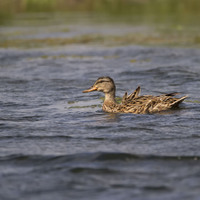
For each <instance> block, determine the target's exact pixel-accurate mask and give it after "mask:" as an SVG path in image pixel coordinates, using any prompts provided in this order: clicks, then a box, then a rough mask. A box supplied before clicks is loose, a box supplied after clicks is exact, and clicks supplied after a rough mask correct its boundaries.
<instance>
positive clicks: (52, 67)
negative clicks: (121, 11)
mask: <svg viewBox="0 0 200 200" xmlns="http://www.w3.org/2000/svg"><path fill="white" fill-rule="evenodd" d="M0 60H1V62H0V163H1V165H0V188H1V189H0V198H1V199H20V200H23V199H24V200H25V199H26V200H27V199H37V200H39V199H41V200H46V199H48V200H50V199H52V200H53V199H87V200H88V199H113V200H118V199H120V200H121V199H126V200H128V199H141V200H143V199H152V200H155V199H162V200H163V199H167V200H172V199H174V200H177V199H182V200H186V199H199V196H200V191H199V188H200V168H199V166H200V115H199V113H200V104H199V103H200V102H199V99H200V94H199V88H200V50H199V49H179V48H155V47H153V48H152V47H141V46H126V47H94V46H93V47H92V46H69V47H66V48H62V49H61V48H59V49H58V48H57V49H56V48H53V49H51V50H50V49H39V50H38V49H35V50H15V49H1V50H0ZM102 75H106V76H111V77H112V78H113V79H114V80H115V81H116V86H117V96H122V95H123V94H124V92H125V91H128V92H132V91H133V90H134V89H135V88H136V87H137V86H138V85H140V86H141V89H142V94H154V95H158V94H161V93H165V92H176V91H178V92H181V93H182V95H188V96H189V98H188V99H187V101H185V102H184V103H183V104H182V106H181V108H180V109H178V110H174V111H171V112H166V113H161V114H153V115H133V114H109V113H104V112H103V111H102V110H101V107H100V105H101V104H102V98H101V97H102V94H100V93H96V92H94V93H90V94H83V93H82V90H84V89H87V88H88V87H90V86H91V85H92V84H93V83H94V81H95V80H96V79H97V78H98V77H99V76H102Z"/></svg>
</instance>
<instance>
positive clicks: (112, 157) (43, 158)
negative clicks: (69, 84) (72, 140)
mask: <svg viewBox="0 0 200 200" xmlns="http://www.w3.org/2000/svg"><path fill="white" fill-rule="evenodd" d="M131 160H132V161H134V160H141V161H142V160H163V161H178V160H182V161H200V156H199V155H197V156H193V155H139V154H130V153H121V152H95V153H78V154H70V155H59V156H57V155H22V154H13V155H8V156H1V157H0V162H1V163H2V162H15V163H16V162H17V163H21V164H25V163H31V164H33V163H45V162H47V163H54V162H55V163H63V162H77V161H78V162H79V163H80V162H83V163H84V162H107V161H124V162H126V161H131Z"/></svg>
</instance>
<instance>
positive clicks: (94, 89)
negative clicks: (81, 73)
mask: <svg viewBox="0 0 200 200" xmlns="http://www.w3.org/2000/svg"><path fill="white" fill-rule="evenodd" d="M96 90H97V88H96V87H91V88H90V89H88V90H83V93H87V92H92V91H96Z"/></svg>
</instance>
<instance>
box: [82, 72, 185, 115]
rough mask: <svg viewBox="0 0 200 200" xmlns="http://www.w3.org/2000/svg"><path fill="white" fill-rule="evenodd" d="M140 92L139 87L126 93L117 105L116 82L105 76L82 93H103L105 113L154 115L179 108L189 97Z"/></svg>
mask: <svg viewBox="0 0 200 200" xmlns="http://www.w3.org/2000/svg"><path fill="white" fill-rule="evenodd" d="M140 90H141V88H140V86H138V87H137V88H136V90H135V91H134V92H133V93H131V94H130V95H128V93H127V92H125V94H124V96H123V97H122V101H121V103H117V102H116V97H115V93H116V86H115V82H114V80H113V79H112V78H110V77H109V76H103V77H99V78H98V79H97V80H96V81H95V83H94V84H93V85H92V86H91V87H90V88H89V89H86V90H84V91H82V92H83V93H88V92H93V91H99V92H103V93H104V95H105V99H104V102H103V106H102V109H103V111H105V112H109V113H133V114H152V113H157V112H161V111H166V110H170V109H174V108H178V107H179V104H180V103H181V102H183V101H184V100H185V99H186V98H187V96H183V97H180V98H175V97H174V96H176V95H178V94H179V93H168V94H162V95H159V96H153V95H142V96H140V95H139V94H140Z"/></svg>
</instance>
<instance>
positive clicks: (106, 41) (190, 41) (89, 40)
mask: <svg viewBox="0 0 200 200" xmlns="http://www.w3.org/2000/svg"><path fill="white" fill-rule="evenodd" d="M198 38H199V36H196V35H194V36H191V35H190V36H188V35H187V34H174V35H172V34H162V35H159V36H157V35H154V34H137V33H135V34H134V33H132V34H126V35H122V36H116V35H101V34H99V35H93V34H88V35H81V36H77V37H70V38H43V39H0V47H3V48H9V47H17V48H41V47H47V46H48V47H50V46H66V45H72V44H95V45H105V46H115V45H131V44H139V45H156V46H163V45H165V46H166V45H168V46H182V47H187V46H195V47H199V45H200V39H198ZM130 62H136V61H135V60H130Z"/></svg>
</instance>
